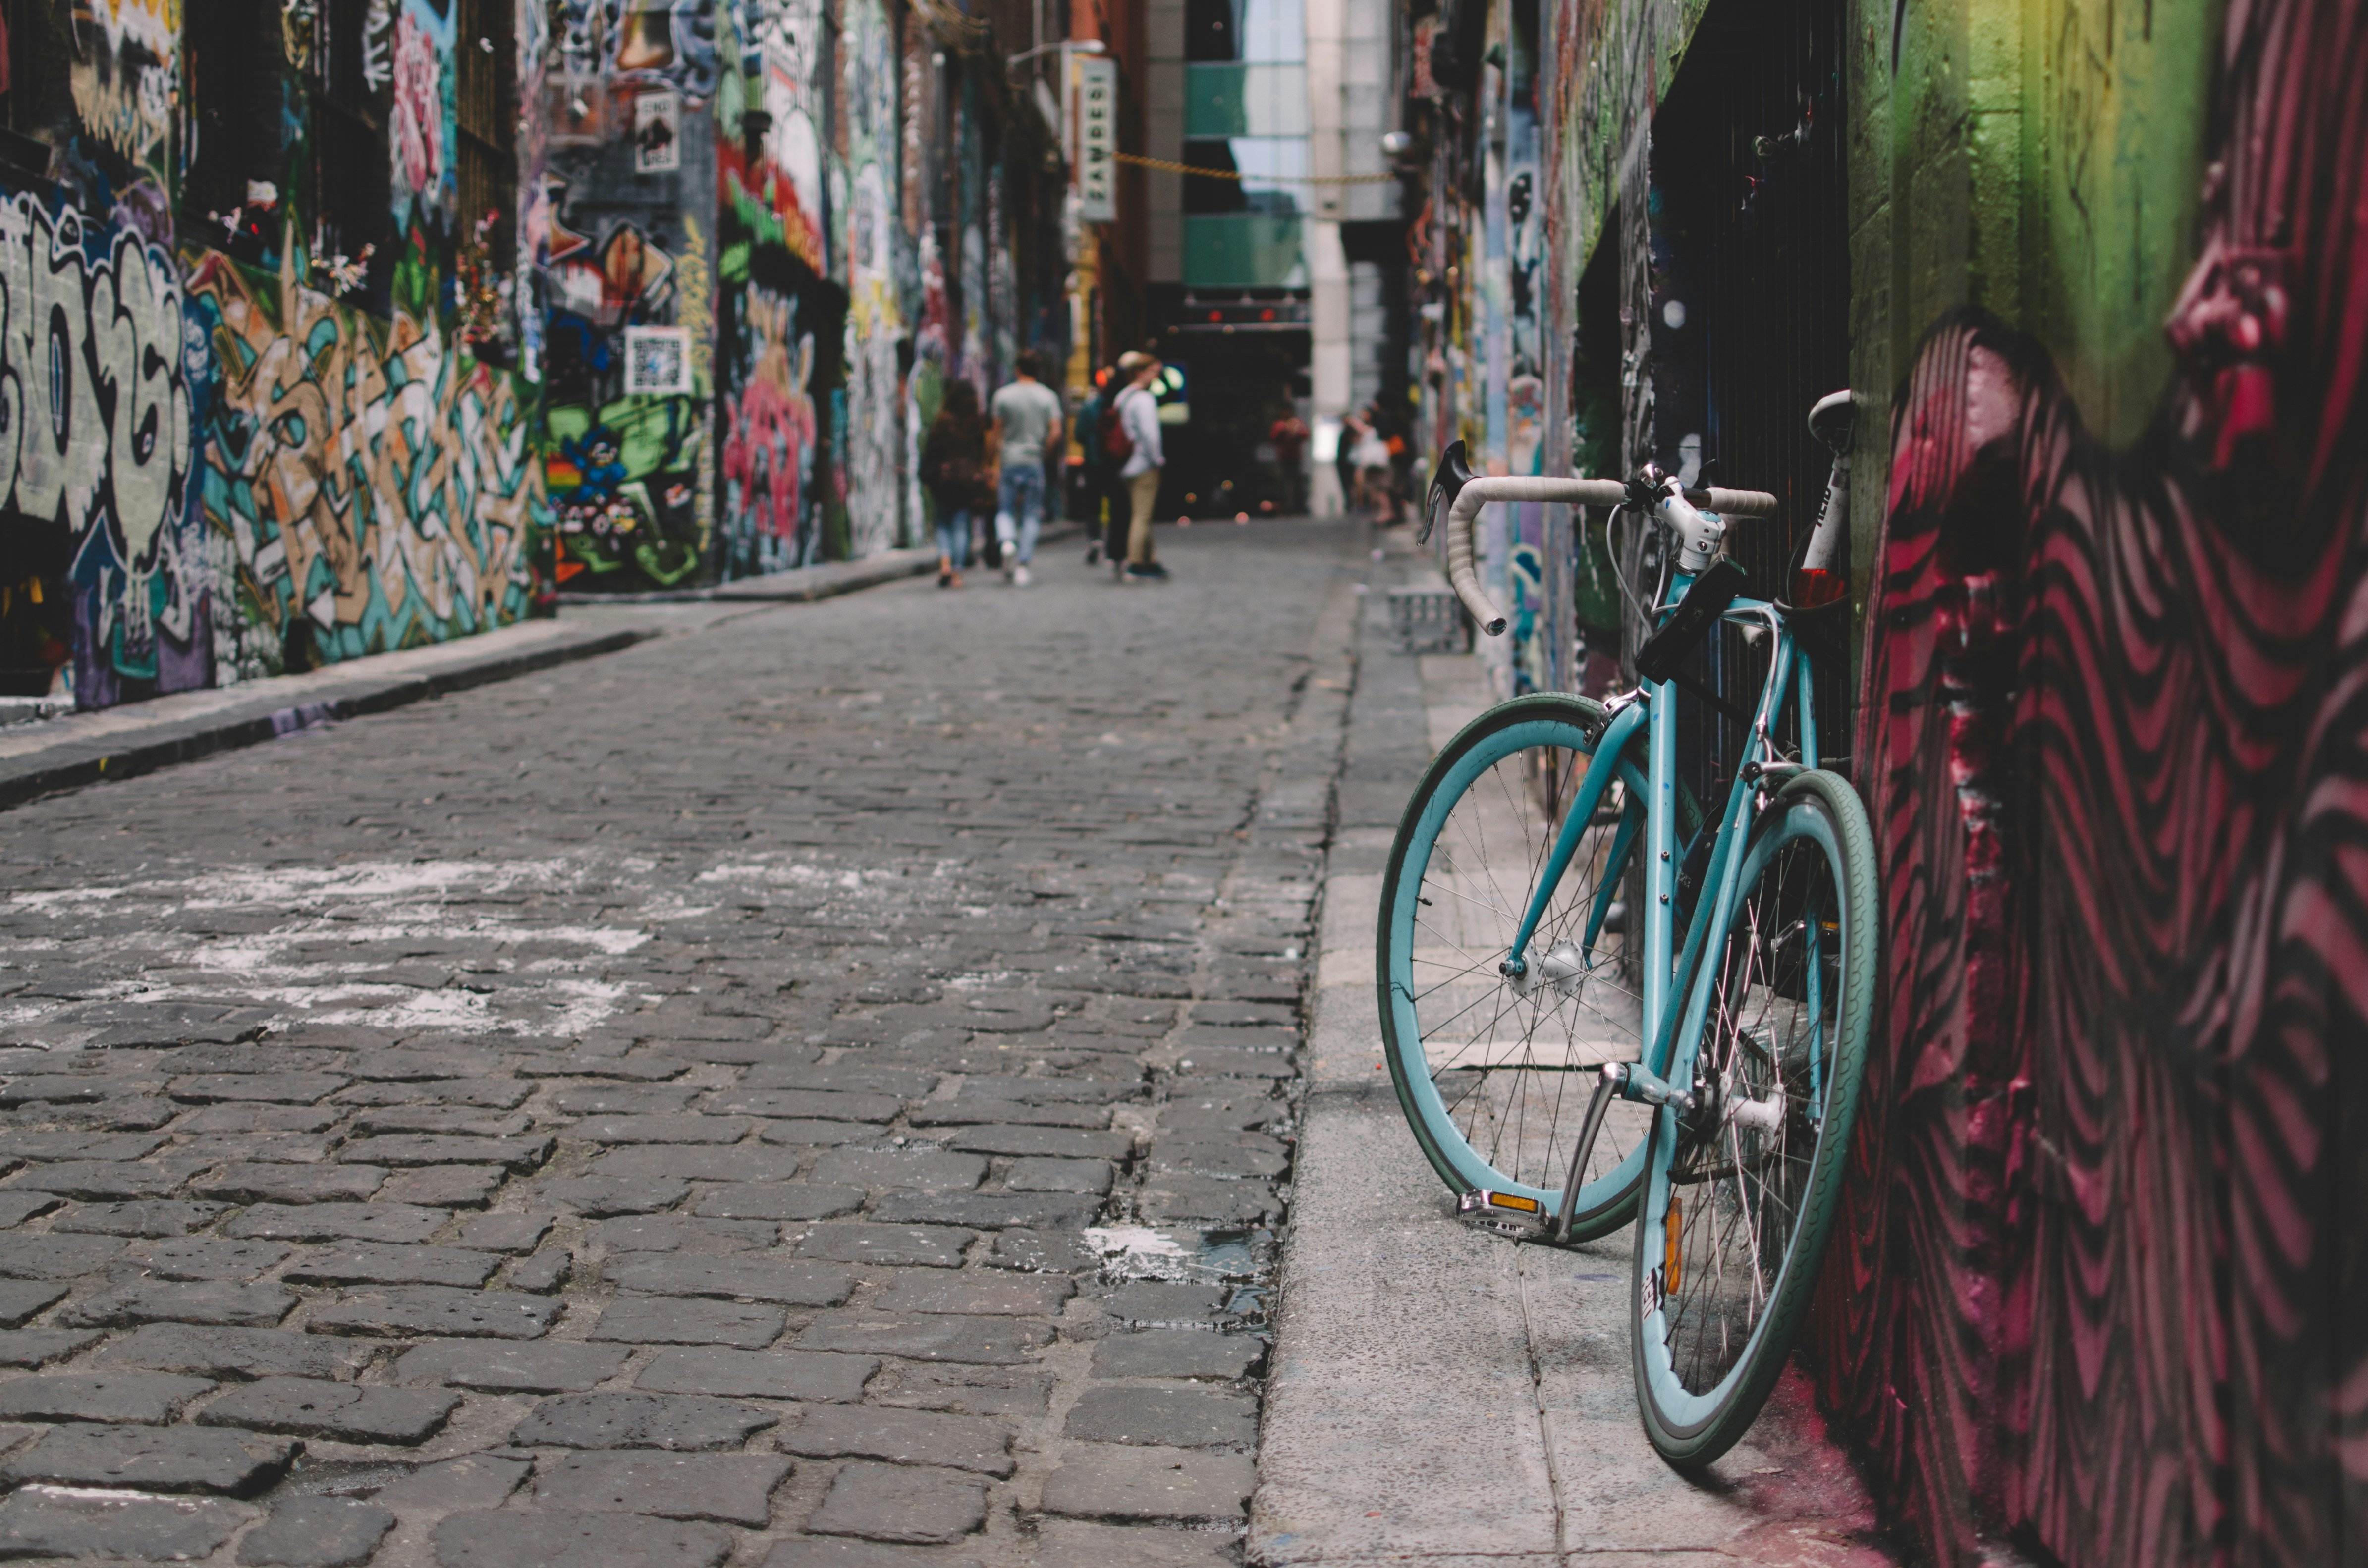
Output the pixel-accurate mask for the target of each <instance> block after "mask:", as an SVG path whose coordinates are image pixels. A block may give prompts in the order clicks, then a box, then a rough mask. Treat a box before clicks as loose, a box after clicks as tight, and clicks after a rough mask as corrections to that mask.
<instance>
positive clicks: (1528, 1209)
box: [1488, 1192, 1538, 1214]
mask: <svg viewBox="0 0 2368 1568" xmlns="http://www.w3.org/2000/svg"><path fill="white" fill-rule="evenodd" d="M1488 1203H1489V1206H1490V1207H1491V1208H1495V1209H1518V1210H1520V1211H1521V1212H1522V1213H1524V1214H1535V1213H1537V1212H1538V1200H1537V1199H1534V1198H1516V1197H1514V1196H1513V1195H1512V1194H1511V1193H1509V1192H1492V1193H1490V1194H1489V1195H1488Z"/></svg>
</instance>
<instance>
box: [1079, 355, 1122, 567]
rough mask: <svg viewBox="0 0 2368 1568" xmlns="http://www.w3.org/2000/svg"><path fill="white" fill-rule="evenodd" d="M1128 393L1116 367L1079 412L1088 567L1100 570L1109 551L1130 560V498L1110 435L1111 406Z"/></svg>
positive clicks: (1112, 422)
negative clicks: (1128, 501) (1083, 453)
mask: <svg viewBox="0 0 2368 1568" xmlns="http://www.w3.org/2000/svg"><path fill="white" fill-rule="evenodd" d="M1125 390H1126V378H1125V377H1124V376H1123V375H1121V373H1120V371H1119V368H1118V367H1117V366H1116V365H1111V366H1110V367H1109V368H1107V369H1104V370H1103V371H1102V372H1101V374H1100V375H1099V377H1097V378H1096V380H1095V383H1094V390H1093V395H1092V396H1090V397H1088V398H1087V399H1086V401H1085V403H1083V404H1082V405H1081V406H1080V407H1079V408H1078V409H1077V445H1078V447H1079V449H1082V450H1083V451H1084V452H1085V454H1086V460H1085V465H1084V467H1085V474H1084V477H1085V493H1086V494H1085V501H1086V533H1087V540H1086V564H1087V565H1088V566H1099V565H1100V564H1101V562H1102V555H1103V553H1104V551H1105V550H1107V551H1108V553H1109V555H1110V560H1111V561H1113V562H1118V561H1121V560H1123V559H1124V558H1125V556H1126V522H1127V517H1126V496H1125V488H1124V487H1123V486H1122V485H1121V484H1120V483H1119V480H1118V471H1119V462H1120V460H1119V459H1118V458H1116V457H1114V456H1112V455H1111V453H1110V431H1111V430H1112V429H1114V428H1116V426H1117V425H1118V413H1117V411H1116V410H1115V409H1114V408H1112V407H1111V406H1110V405H1111V404H1112V403H1115V402H1116V401H1117V399H1118V394H1119V393H1121V392H1124V391H1125Z"/></svg>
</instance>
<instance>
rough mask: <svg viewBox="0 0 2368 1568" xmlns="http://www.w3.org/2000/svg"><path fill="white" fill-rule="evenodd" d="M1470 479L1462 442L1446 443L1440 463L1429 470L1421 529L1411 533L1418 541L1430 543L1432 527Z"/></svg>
mask: <svg viewBox="0 0 2368 1568" xmlns="http://www.w3.org/2000/svg"><path fill="white" fill-rule="evenodd" d="M1473 478H1474V474H1473V472H1472V460H1471V458H1470V456H1469V454H1467V453H1466V452H1465V451H1464V449H1463V442H1461V441H1451V442H1449V443H1448V447H1447V450H1445V451H1443V452H1441V453H1440V454H1439V466H1438V467H1437V468H1435V469H1433V470H1432V471H1431V474H1430V490H1429V494H1427V495H1426V496H1425V497H1424V502H1423V508H1422V528H1421V531H1419V532H1418V533H1417V534H1416V535H1415V536H1414V537H1415V542H1416V543H1417V544H1429V542H1430V534H1431V530H1432V529H1433V528H1437V527H1439V525H1440V521H1441V520H1442V519H1443V518H1445V517H1446V516H1447V513H1448V509H1449V508H1450V507H1452V506H1454V505H1455V498H1456V496H1458V495H1460V494H1463V487H1464V486H1465V485H1466V484H1469V483H1471V482H1472V480H1473Z"/></svg>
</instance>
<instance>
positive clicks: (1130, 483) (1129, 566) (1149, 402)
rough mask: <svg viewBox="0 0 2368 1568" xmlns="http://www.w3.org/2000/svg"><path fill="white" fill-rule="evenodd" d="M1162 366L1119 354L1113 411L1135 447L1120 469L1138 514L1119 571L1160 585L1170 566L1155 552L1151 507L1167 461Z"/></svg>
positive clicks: (1152, 360) (1150, 358) (1125, 577)
mask: <svg viewBox="0 0 2368 1568" xmlns="http://www.w3.org/2000/svg"><path fill="white" fill-rule="evenodd" d="M1118 369H1119V374H1120V375H1122V376H1124V377H1126V378H1127V385H1126V390H1125V391H1124V392H1121V393H1119V394H1118V402H1117V403H1115V404H1114V405H1113V410H1114V412H1115V413H1116V414H1117V415H1118V419H1119V426H1120V428H1121V429H1123V430H1124V431H1125V432H1126V437H1127V439H1128V440H1129V441H1130V442H1132V443H1133V450H1131V451H1129V452H1128V453H1127V458H1126V462H1125V465H1124V466H1123V467H1121V469H1120V470H1119V471H1118V475H1119V478H1120V479H1121V481H1123V482H1124V483H1125V484H1126V493H1127V500H1128V502H1129V504H1130V505H1131V506H1133V514H1134V515H1133V519H1132V520H1131V521H1130V523H1129V524H1128V527H1127V533H1126V565H1125V567H1124V568H1123V569H1121V571H1120V580H1121V581H1122V582H1123V581H1135V582H1155V583H1156V582H1163V581H1165V580H1166V579H1167V567H1165V566H1162V565H1161V564H1159V562H1156V561H1155V560H1153V559H1152V555H1151V508H1152V506H1154V505H1155V504H1156V503H1157V501H1158V499H1159V474H1160V471H1161V470H1162V469H1163V468H1165V467H1166V466H1167V454H1166V453H1165V452H1163V451H1161V449H1160V446H1159V400H1158V398H1156V396H1154V395H1153V394H1152V391H1151V387H1152V383H1153V382H1155V381H1158V379H1159V372H1160V370H1161V369H1162V367H1161V365H1160V362H1159V361H1158V360H1157V359H1156V358H1154V357H1153V356H1151V355H1149V354H1136V353H1128V354H1121V355H1120V356H1119V360H1118ZM1112 564H1113V566H1115V565H1116V563H1115V562H1113V563H1112Z"/></svg>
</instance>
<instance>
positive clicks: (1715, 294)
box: [1649, 0, 1852, 790]
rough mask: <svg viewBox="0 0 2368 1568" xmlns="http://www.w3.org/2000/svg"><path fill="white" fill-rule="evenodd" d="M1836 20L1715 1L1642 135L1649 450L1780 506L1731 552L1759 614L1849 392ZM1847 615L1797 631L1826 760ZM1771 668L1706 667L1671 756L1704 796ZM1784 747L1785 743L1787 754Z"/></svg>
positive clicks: (1814, 498)
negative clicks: (1682, 762)
mask: <svg viewBox="0 0 2368 1568" xmlns="http://www.w3.org/2000/svg"><path fill="white" fill-rule="evenodd" d="M1845 16H1846V10H1845V7H1844V6H1843V5H1842V4H1841V0H1713V4H1712V5H1711V6H1710V7H1709V9H1708V10H1707V11H1706V12H1705V13H1704V15H1703V17H1702V22H1701V24H1700V25H1699V26H1698V27H1697V28H1696V29H1695V32H1694V35H1693V39H1692V41H1691V45H1690V46H1689V48H1688V50H1687V53H1686V62H1685V67H1684V69H1683V71H1682V72H1681V73H1680V74H1679V77H1678V80H1677V82H1676V83H1675V84H1674V85H1672V86H1671V88H1670V91H1669V94H1668V97H1667V98H1666V99H1665V100H1664V101H1663V103H1662V105H1661V108H1660V111H1659V113H1658V114H1657V116H1656V118H1655V120H1654V125H1653V142H1652V201H1651V209H1652V210H1651V219H1650V224H1649V227H1650V233H1651V241H1650V271H1651V279H1650V285H1651V286H1650V301H1651V307H1650V308H1651V312H1652V326H1651V331H1652V349H1653V367H1654V368H1653V391H1654V399H1655V407H1654V419H1653V428H1654V438H1653V445H1654V450H1655V455H1656V460H1658V461H1659V462H1660V463H1661V464H1662V465H1663V466H1664V467H1665V468H1668V469H1670V470H1672V471H1675V472H1685V473H1688V474H1690V475H1691V476H1693V477H1695V478H1697V479H1699V478H1701V477H1702V475H1704V474H1707V476H1708V478H1707V480H1706V481H1705V483H1720V484H1727V485H1735V486H1738V487H1743V488H1748V489H1755V490H1769V491H1772V492H1774V493H1775V494H1776V495H1777V497H1778V499H1779V500H1780V502H1781V503H1782V511H1781V513H1780V515H1779V516H1778V517H1777V518H1776V519H1775V520H1774V522H1773V525H1772V526H1770V525H1764V524H1760V523H1758V522H1747V523H1740V524H1738V525H1736V528H1734V530H1733V531H1732V533H1731V534H1730V536H1729V539H1730V542H1729V546H1728V548H1729V552H1730V553H1731V554H1732V555H1733V556H1734V557H1735V559H1736V561H1737V562H1738V563H1740V564H1741V565H1742V566H1743V567H1744V568H1745V570H1746V571H1747V572H1748V573H1749V574H1750V578H1751V591H1752V592H1753V593H1755V594H1758V595H1763V596H1776V597H1791V595H1790V584H1789V581H1788V578H1789V574H1790V568H1791V566H1792V563H1793V561H1794V560H1795V558H1796V554H1797V551H1798V549H1799V547H1800V546H1801V544H1802V543H1803V542H1804V540H1805V539H1806V537H1807V534H1808V531H1809V529H1810V528H1812V527H1813V526H1814V525H1815V523H1816V514H1817V507H1818V504H1819V502H1820V500H1821V499H1822V498H1823V495H1824V493H1825V485H1826V479H1827V472H1828V469H1829V467H1830V461H1831V458H1830V453H1829V452H1828V451H1827V449H1826V448H1825V447H1824V446H1823V445H1821V444H1820V443H1819V442H1818V441H1817V440H1816V438H1815V437H1812V436H1811V435H1810V433H1809V430H1808V426H1807V424H1806V418H1807V415H1808V411H1809V407H1810V405H1811V404H1812V403H1815V402H1816V400H1817V399H1818V398H1820V397H1822V396H1824V395H1825V394H1826V393H1827V392H1834V391H1837V390H1839V389H1840V388H1843V387H1846V386H1848V385H1849V384H1850V336H1849V306H1850V236H1849V208H1848V200H1847V185H1846V177H1845V170H1846V159H1845V153H1846V149H1845V147H1844V140H1843V131H1844V124H1843V121H1844V115H1843V103H1842V92H1843V61H1844V54H1843V28H1844V23H1845ZM1847 615H1848V606H1847V603H1844V604H1841V605H1838V606H1836V607H1835V608H1833V609H1831V610H1828V611H1827V612H1825V613H1823V614H1820V615H1816V616H1809V617H1804V618H1803V619H1802V621H1801V624H1802V625H1803V627H1804V636H1807V637H1810V638H1814V639H1816V640H1817V641H1818V642H1820V643H1822V644H1823V646H1822V647H1821V649H1820V653H1821V656H1820V658H1819V659H1818V664H1817V668H1818V675H1819V678H1818V683H1817V693H1816V707H1817V714H1818V720H1819V724H1818V728H1819V733H1820V739H1821V742H1822V749H1823V751H1824V753H1825V754H1826V755H1827V756H1834V755H1837V754H1839V753H1842V752H1845V751H1847V750H1848V749H1849V744H1850V743H1849V736H1850V728H1851V719H1852V715H1851V713H1850V707H1849V704H1850V696H1851V690H1852V687H1851V683H1850V678H1849V670H1848V665H1849V657H1848V646H1847V638H1848V631H1847V628H1848V621H1847V619H1846V617H1847ZM1767 655H1768V650H1767V648H1766V646H1765V644H1764V642H1763V643H1760V644H1756V645H1755V644H1754V643H1753V642H1750V641H1749V640H1748V639H1746V638H1745V637H1744V636H1743V635H1741V633H1740V632H1739V631H1737V630H1736V629H1735V628H1732V627H1730V628H1727V629H1726V630H1725V631H1724V632H1723V633H1722V634H1721V636H1720V638H1719V640H1718V642H1716V643H1715V644H1714V645H1713V646H1711V647H1709V648H1707V649H1705V650H1704V653H1703V654H1702V657H1701V662H1700V664H1699V665H1698V678H1699V679H1700V680H1701V682H1702V685H1703V686H1705V687H1708V688H1709V689H1710V690H1711V691H1713V692H1714V693H1716V694H1717V695H1718V697H1719V698H1720V699H1722V700H1723V701H1725V703H1727V704H1729V705H1730V707H1729V711H1727V712H1726V713H1724V714H1723V713H1722V712H1721V711H1720V710H1718V709H1717V708H1715V707H1714V706H1713V705H1712V704H1711V703H1709V702H1706V701H1704V702H1694V703H1691V704H1689V705H1688V711H1689V720H1688V724H1687V731H1686V733H1685V734H1684V735H1683V737H1682V738H1681V741H1680V753H1681V755H1682V756H1686V757H1687V758H1688V759H1689V761H1690V763H1691V770H1692V771H1693V772H1694V774H1695V783H1696V787H1697V788H1698V789H1703V790H1708V789H1711V788H1713V787H1714V786H1715V785H1716V783H1717V781H1718V780H1720V779H1722V778H1724V777H1725V759H1727V758H1731V757H1732V756H1735V755H1736V749H1737V748H1738V747H1739V745H1740V744H1741V743H1742V740H1743V731H1744V726H1743V725H1742V723H1741V722H1738V721H1737V720H1736V717H1735V716H1734V713H1735V711H1736V710H1745V709H1748V707H1749V706H1750V704H1751V703H1752V702H1753V700H1754V699H1756V698H1757V696H1758V694H1759V683H1760V681H1761V680H1762V679H1763V678H1764V677H1765V674H1766V669H1767ZM1792 738H1793V737H1792V736H1791V735H1789V734H1788V735H1787V737H1786V739H1787V741H1788V743H1789V742H1790V740H1791V739H1792Z"/></svg>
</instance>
